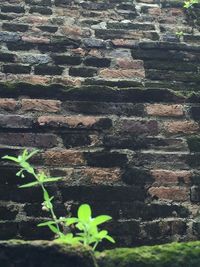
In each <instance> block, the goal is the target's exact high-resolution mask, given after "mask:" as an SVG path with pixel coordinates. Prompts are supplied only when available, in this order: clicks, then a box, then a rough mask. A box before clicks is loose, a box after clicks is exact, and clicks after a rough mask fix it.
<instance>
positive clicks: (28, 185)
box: [19, 182, 39, 188]
mask: <svg viewBox="0 0 200 267" xmlns="http://www.w3.org/2000/svg"><path fill="white" fill-rule="evenodd" d="M38 184H39V183H38V182H32V183H28V184H23V185H20V186H19V188H26V187H32V186H35V185H38Z"/></svg>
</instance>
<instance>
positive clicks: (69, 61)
mask: <svg viewBox="0 0 200 267" xmlns="http://www.w3.org/2000/svg"><path fill="white" fill-rule="evenodd" d="M51 57H52V58H53V60H54V62H55V64H58V65H65V64H66V65H80V64H81V62H82V58H81V57H80V56H65V55H52V56H51Z"/></svg>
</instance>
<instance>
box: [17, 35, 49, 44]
mask: <svg viewBox="0 0 200 267" xmlns="http://www.w3.org/2000/svg"><path fill="white" fill-rule="evenodd" d="M22 41H24V42H28V43H35V44H49V43H50V39H49V38H46V37H33V36H22Z"/></svg>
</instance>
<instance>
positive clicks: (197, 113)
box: [190, 107, 200, 121]
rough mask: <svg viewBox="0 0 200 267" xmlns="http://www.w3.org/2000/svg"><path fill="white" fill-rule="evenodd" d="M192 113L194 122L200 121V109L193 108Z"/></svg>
mask: <svg viewBox="0 0 200 267" xmlns="http://www.w3.org/2000/svg"><path fill="white" fill-rule="evenodd" d="M190 113H191V116H192V118H193V119H194V120H197V121H200V107H191V108H190Z"/></svg>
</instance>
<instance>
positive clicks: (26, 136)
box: [0, 125, 58, 148]
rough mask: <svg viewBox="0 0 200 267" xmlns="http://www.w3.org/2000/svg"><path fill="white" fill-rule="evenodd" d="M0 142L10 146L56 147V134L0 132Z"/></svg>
mask: <svg viewBox="0 0 200 267" xmlns="http://www.w3.org/2000/svg"><path fill="white" fill-rule="evenodd" d="M19 127H20V125H19ZM0 144H2V145H10V146H23V147H24V146H28V147H38V148H51V147H56V146H57V145H58V141H57V138H56V135H54V134H51V133H49V134H46V133H44V134H40V133H0Z"/></svg>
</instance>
